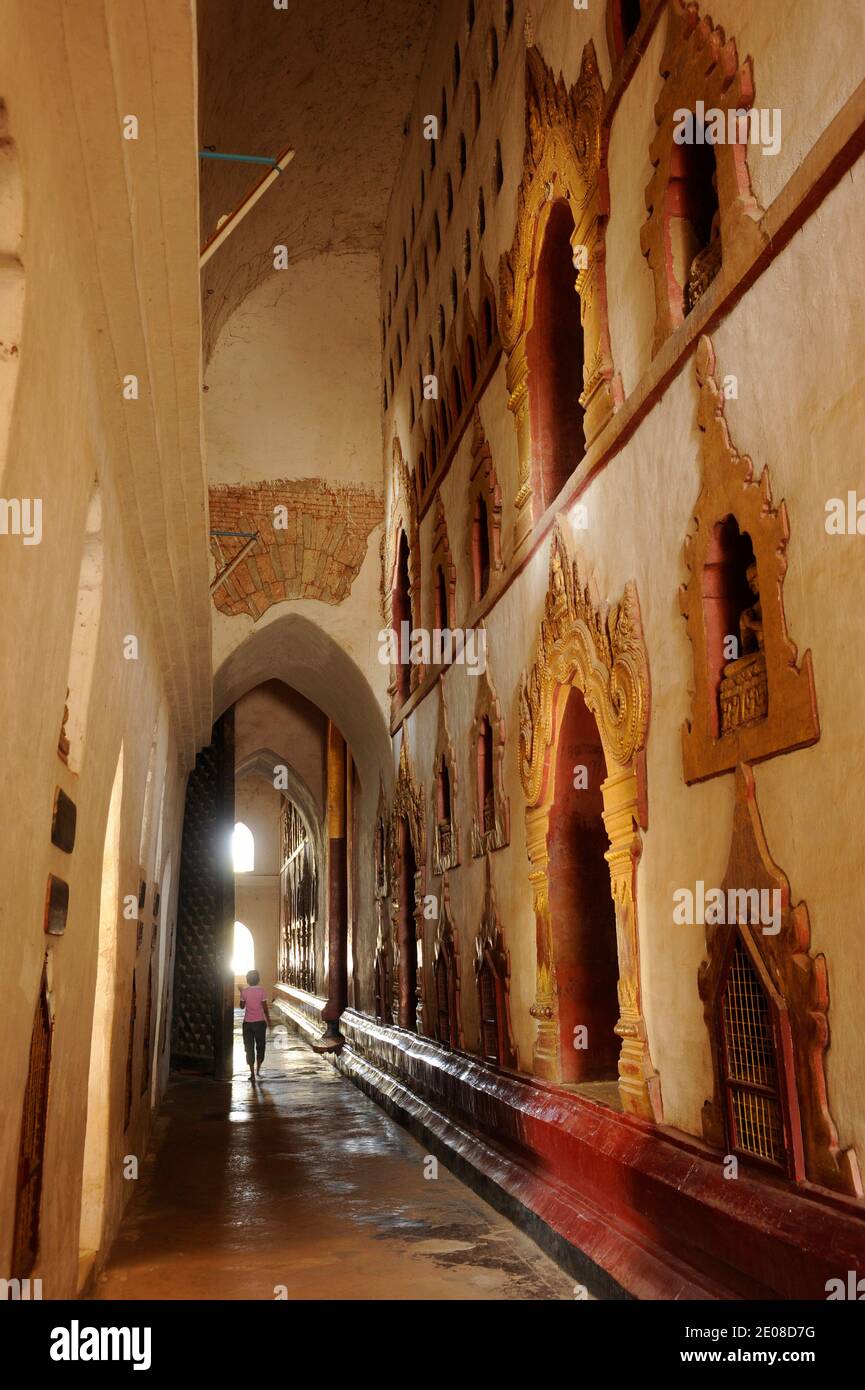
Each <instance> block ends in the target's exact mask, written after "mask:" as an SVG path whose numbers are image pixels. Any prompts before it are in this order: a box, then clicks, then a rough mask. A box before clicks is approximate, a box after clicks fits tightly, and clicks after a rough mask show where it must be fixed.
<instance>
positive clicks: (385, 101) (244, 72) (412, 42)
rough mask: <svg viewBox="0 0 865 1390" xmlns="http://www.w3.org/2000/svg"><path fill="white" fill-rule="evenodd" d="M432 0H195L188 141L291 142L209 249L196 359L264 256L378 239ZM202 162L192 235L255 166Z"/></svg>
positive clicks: (265, 269) (244, 186)
mask: <svg viewBox="0 0 865 1390" xmlns="http://www.w3.org/2000/svg"><path fill="white" fill-rule="evenodd" d="M437 8H438V5H437V0H313V3H307V2H306V0H288V8H287V9H276V8H274V6H273V4H272V3H271V0H199V6H198V11H199V20H198V29H199V80H200V98H199V111H200V141H201V144H202V145H204V146H206V145H212V146H215V148H216V149H217V150H222V151H230V152H235V153H242V154H253V155H267V156H271V157H272V156H275V155H276V154H278V153H279V152H280V151H281V150H282V149H283V148H284V147H285V146H286V145H288V144H291V145H292V146H293V147H294V148H295V150H296V155H295V158H294V160H293V162H292V164H291V165H290V166H289V168H288V170H287V172H286V173H285V175H284V176H283V177H282V178H280V179H278V180H277V182H276V184H275V185H274V186H273V187H272V188H270V189H269V190H268V191H267V193H266V194H265V196H264V197H263V198H262V199H261V201H260V202H259V203H258V204H257V205H256V206H255V207H254V208H253V210H252V211H251V212H250V214H249V215H248V217H247V218H246V219H245V221H244V222H243V223H242V225H240V226H239V227H238V228H237V230H236V231H234V232H233V233H232V235H231V236H230V237H229V238H228V239H227V241H226V242H225V243H224V245H223V246H221V247H220V249H219V250H218V251H217V252H216V254H215V255H214V256H213V258H212V259H211V260H210V261H209V263H208V265H207V267H206V269H205V273H204V276H203V282H202V295H203V305H204V349H205V360H207V358H209V356H210V353H211V351H212V348H213V345H214V343H215V341H216V336H217V334H218V332H219V329H220V326H221V325H222V324H223V323H224V322H225V321H226V319H227V317H228V316H229V315H230V314H231V313H232V311H233V310H234V309H235V308H237V306H238V305H239V304H240V303H241V301H242V300H243V299H244V298H245V297H246V295H247V294H248V293H249V292H250V290H251V289H253V287H254V286H256V285H257V284H259V283H260V282H261V281H262V280H264V279H265V278H266V277H267V276H268V275H278V274H279V273H280V272H279V271H275V270H274V268H273V247H274V246H275V245H285V246H286V247H287V248H288V256H289V260H290V261H296V260H302V259H304V258H306V257H309V256H314V255H317V254H320V253H323V252H333V251H335V252H357V251H378V249H379V247H380V244H381V239H382V232H383V228H384V220H385V214H386V211H387V205H388V200H389V198H390V192H391V187H392V185H393V181H394V177H395V174H396V170H397V166H398V161H399V157H400V149H401V143H402V138H403V130H404V124H405V120H406V117H407V113H408V111H409V109H410V107H411V103H412V99H413V96H414V91H415V87H416V84H417V80H418V75H419V73H420V69H421V65H422V61H423V56H424V52H425V50H426V45H427V41H428V38H429V33H430V29H431V25H432V20H433V17H434V15H435V12H436V10H437ZM261 173H262V170H261V169H260V168H258V167H257V166H255V165H244V164H228V163H223V162H221V161H219V162H216V161H212V160H203V161H201V232H202V237H201V239H202V242H203V241H204V240H205V239H206V238H207V237H208V236H209V235H210V234H211V233H212V232H213V231H214V230H215V228H216V224H217V221H218V219H219V217H220V216H221V215H222V214H223V213H227V212H230V211H231V210H232V208H233V207H235V205H236V204H237V203H238V202H239V201H240V200H241V199H242V198H243V196H244V194H245V193H246V192H247V191H248V190H249V189H250V188H251V187H252V186H253V185H254V184H255V182H256V181H257V179H258V178H260V177H261Z"/></svg>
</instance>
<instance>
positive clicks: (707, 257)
mask: <svg viewBox="0 0 865 1390" xmlns="http://www.w3.org/2000/svg"><path fill="white" fill-rule="evenodd" d="M720 269H721V214H720V212H716V213H715V215H714V217H713V218H712V226H711V230H710V232H709V241H708V243H707V245H706V246H704V247H703V248H702V250H700V251H698V252H697V254H696V256H695V257H694V259H693V260H692V261H691V269H690V271H689V272H688V288H687V291H686V301H687V303H686V310H687V312H688V313H689V314H690V312H691V310H692V309H693V308H694V305H695V304H697V303H698V302H699V300H701V299H702V297H703V295H704V294H705V293H706V290H707V289H708V288H709V286H710V285H711V283H712V281H713V280H714V278H715V276H716V275H717V274H718V271H719V270H720Z"/></svg>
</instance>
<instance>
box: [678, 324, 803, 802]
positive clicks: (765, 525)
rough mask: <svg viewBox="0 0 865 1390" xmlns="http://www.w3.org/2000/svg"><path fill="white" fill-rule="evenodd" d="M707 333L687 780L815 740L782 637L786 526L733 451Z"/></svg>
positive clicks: (692, 549) (792, 652) (691, 540)
mask: <svg viewBox="0 0 865 1390" xmlns="http://www.w3.org/2000/svg"><path fill="white" fill-rule="evenodd" d="M715 370H716V364H715V353H714V349H713V347H712V344H711V341H710V339H709V338H707V337H705V336H704V337H703V338H701V339H700V342H699V345H698V348H697V355H696V375H697V383H698V386H699V391H700V395H699V402H698V407H697V424H698V427H699V431H700V460H701V469H702V485H701V488H700V493H699V496H698V497H697V500H696V503H695V506H694V511H693V516H694V529H693V531H692V533H691V535H690V536H689V537H688V538H687V540H686V542H685V564H686V566H687V569H688V574H689V578H688V581H687V583H686V584H685V585H684V587H683V588H682V589H681V590H680V595H679V600H680V607H681V610H682V613H683V615H684V617H685V622H686V624H687V629H688V637H689V638H690V641H691V650H692V654H693V659H694V675H693V691H692V700H691V717H690V719H689V720H688V721H687V722H686V724H685V726H684V728H683V730H682V747H683V758H684V768H685V781H686V782H697V781H700V780H701V779H703V778H706V777H713V776H715V775H716V774H717V773H719V772H730V771H732V769H733V768H734V767H736V765H737V763H740V762H759V761H761V760H762V759H764V758H770V757H772V756H774V755H775V754H776V753H783V752H787V751H789V750H790V749H792V748H800V747H802V746H804V745H806V744H809V743H814V742H815V741H816V740H817V739H818V738H819V736H820V726H819V723H818V719H817V703H816V696H815V692H814V673H813V669H812V663H811V653H810V651H806V652H805V654H804V656H803V657H802V660H801V662H799V661H798V660H797V649H796V646H795V644H794V643H793V642H792V641H791V640H790V637H789V636H788V633H787V622H786V617H785V613H784V592H783V589H784V577H785V575H786V572H787V542H788V539H789V535H790V525H789V520H788V517H787V508H786V505H785V504H784V502H781V504H780V506H778V507H775V505H774V503H773V501H772V487H771V483H770V480H769V470H768V468H767V467H766V468H764V469H763V471H762V473H761V474H760V478H759V481H758V480H757V479H756V478H755V477H754V465H753V463H752V462H751V459H750V458H748V456H747V455H746V454H740V453H739V452H738V450H737V449H736V448H735V446H734V444H733V442H732V440H731V438H730V431H729V428H728V425H727V421H726V418H725V397H724V393H723V391H722V390H721V388H720V387H719V386H718V383H717V381H716V377H715Z"/></svg>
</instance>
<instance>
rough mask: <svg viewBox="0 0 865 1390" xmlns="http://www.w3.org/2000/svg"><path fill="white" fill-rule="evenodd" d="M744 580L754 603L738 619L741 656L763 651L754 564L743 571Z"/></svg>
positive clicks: (755, 566) (758, 593)
mask: <svg viewBox="0 0 865 1390" xmlns="http://www.w3.org/2000/svg"><path fill="white" fill-rule="evenodd" d="M745 578H746V579H747V581H748V588H749V589H750V590H751V593H752V594H753V595H754V598H755V600H756V602H755V603H753V604H752V605H751V607H750V608H746V609H745V610H744V612H743V613H742V616H741V617H740V619H739V641H740V643H741V648H742V655H743V656H745V655H746V654H747V653H748V652H761V651H762V650H763V605H762V603H761V601H760V584H759V581H758V579H757V565H756V562H755V563H754V564H752V565H749V566H748V568H747V570H746V571H745Z"/></svg>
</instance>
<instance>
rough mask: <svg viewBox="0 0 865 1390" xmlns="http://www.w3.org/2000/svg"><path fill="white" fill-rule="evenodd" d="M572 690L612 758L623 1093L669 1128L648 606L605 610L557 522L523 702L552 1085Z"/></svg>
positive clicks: (632, 1106) (626, 598) (610, 855)
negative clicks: (555, 834) (655, 1009)
mask: <svg viewBox="0 0 865 1390" xmlns="http://www.w3.org/2000/svg"><path fill="white" fill-rule="evenodd" d="M571 688H576V689H577V690H579V691H581V693H582V695H583V699H584V700H585V703H586V705H587V706H588V708H589V710H590V711H591V713H592V714H593V715H594V717H595V721H596V723H597V728H598V734H599V736H600V740H601V744H602V747H603V750H604V758H605V761H606V777H605V780H604V782H603V783H602V786H601V793H602V796H603V808H604V809H603V820H604V826H605V829H606V833H607V836H608V838H609V849H608V850H607V851H606V854H605V858H606V860H607V863H608V864H609V867H610V892H611V894H612V898H613V903H614V907H615V920H616V949H617V956H618V975H619V978H618V985H617V993H618V1002H619V1019H618V1022H617V1023H616V1025H615V1030H614V1031H615V1033H616V1034H617V1036H618V1037H619V1038H620V1039H621V1048H620V1052H619V1059H618V1072H619V1094H620V1096H621V1099H622V1105H623V1107H624V1108H625V1109H626V1110H628V1111H630V1112H632V1113H634V1114H637V1115H642V1116H644V1117H645V1118H647V1119H654V1120H660V1119H662V1108H661V1091H660V1079H659V1077H658V1074H657V1072H656V1071H655V1069H654V1066H653V1064H652V1058H651V1052H650V1049H649V1040H648V1033H647V1029H646V1022H645V1018H644V1016H643V1007H642V987H641V982H640V947H639V932H638V922H637V891H636V881H637V873H638V868H639V862H640V856H641V854H642V838H641V835H640V827H641V826H642V827H645V825H646V824H647V819H648V796H647V790H646V772H645V746H646V738H647V735H648V727H649V711H650V702H651V686H650V681H649V663H648V656H647V653H646V647H645V642H644V639H643V629H642V622H641V618H640V605H639V599H638V597H637V590H636V587H635V585H634V584H632V583H630V584H628V585H627V586H626V588H625V591H624V593H623V595H622V597H621V598H620V599H619V601H618V602H617V603H615V604H612V605H610V604H607V603H604V602H602V601H601V600H600V598H599V596H598V586H597V584H596V582H595V581H594V580H592V579H586V578H584V576H583V573H582V572H581V570H580V567H579V565H578V563H577V561H576V560H575V559H573V558H572V557H571V555H570V552H569V549H568V545H567V542H566V539H565V534H564V531H563V529H562V526H561V524H560V523H557V524H556V527H555V530H554V532H553V539H552V544H551V547H550V567H549V579H548V583H547V594H546V599H545V603H544V613H543V617H542V619H541V624H540V630H539V632H538V638H537V653H536V657H535V661H534V664H533V666H532V668H531V670H530V671H528V672H526V671H524V672H523V676H522V681H521V686H520V697H519V709H520V746H519V770H520V779H521V781H522V785H523V791H524V792H525V796H526V850H527V853H528V858H529V864H530V869H529V881H530V883H531V885H532V893H533V899H534V912H535V930H536V947H537V984H536V993H535V1001H534V1004H533V1005H532V1008H531V1014H532V1017H533V1018H535V1019H536V1020H537V1025H538V1032H537V1039H536V1042H535V1047H534V1054H533V1067H534V1071H535V1074H536V1075H538V1076H542V1077H545V1078H547V1079H549V1080H552V1081H556V1080H559V1079H561V1073H562V1055H561V1036H560V1027H559V995H558V991H559V983H558V977H557V962H556V948H555V944H554V941H555V933H554V930H553V927H554V923H553V920H552V916H551V908H550V881H549V832H550V817H551V812H552V809H553V804H554V800H555V795H556V787H555V780H556V779H555V769H556V764H557V757H558V750H559V739H560V734H561V729H562V723H563V720H564V715H565V708H566V705H567V701H568V696H569V693H570V690H571Z"/></svg>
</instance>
